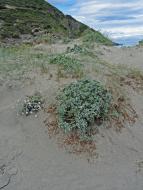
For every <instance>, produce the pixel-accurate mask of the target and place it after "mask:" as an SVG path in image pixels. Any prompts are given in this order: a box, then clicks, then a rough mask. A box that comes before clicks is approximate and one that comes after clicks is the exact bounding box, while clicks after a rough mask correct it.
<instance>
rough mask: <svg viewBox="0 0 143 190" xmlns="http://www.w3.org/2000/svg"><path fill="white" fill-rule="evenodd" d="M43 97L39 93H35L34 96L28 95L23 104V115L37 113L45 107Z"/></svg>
mask: <svg viewBox="0 0 143 190" xmlns="http://www.w3.org/2000/svg"><path fill="white" fill-rule="evenodd" d="M43 103H44V101H43V99H42V96H41V95H40V94H39V93H35V94H34V95H33V96H27V97H26V99H25V100H24V103H23V106H22V115H26V116H28V115H31V114H33V113H37V112H38V111H40V110H41V109H42V107H43Z"/></svg>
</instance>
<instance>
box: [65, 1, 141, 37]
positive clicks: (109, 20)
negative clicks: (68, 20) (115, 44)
mask: <svg viewBox="0 0 143 190" xmlns="http://www.w3.org/2000/svg"><path fill="white" fill-rule="evenodd" d="M142 10H143V0H130V1H129V0H127V1H125V0H116V1H115V0H89V1H87V0H77V1H76V4H75V5H74V6H73V7H71V9H70V10H68V11H67V12H68V14H69V13H70V14H71V15H73V16H74V17H75V18H76V19H77V20H79V21H81V22H83V23H85V24H87V25H89V26H91V27H93V28H95V29H98V30H99V29H100V30H102V31H104V32H105V31H106V32H108V33H109V34H110V36H111V37H113V38H117V37H121V36H124V37H125V36H131V35H141V34H142V35H143V11H142Z"/></svg>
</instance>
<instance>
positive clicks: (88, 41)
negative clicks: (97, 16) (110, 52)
mask: <svg viewBox="0 0 143 190" xmlns="http://www.w3.org/2000/svg"><path fill="white" fill-rule="evenodd" d="M82 40H83V43H84V44H85V45H86V46H88V47H91V48H92V46H93V43H99V44H103V45H107V46H112V45H113V42H112V41H111V40H110V39H109V38H107V37H105V36H103V35H102V34H101V33H100V32H98V31H94V30H93V31H92V30H86V31H84V33H83V37H82Z"/></svg>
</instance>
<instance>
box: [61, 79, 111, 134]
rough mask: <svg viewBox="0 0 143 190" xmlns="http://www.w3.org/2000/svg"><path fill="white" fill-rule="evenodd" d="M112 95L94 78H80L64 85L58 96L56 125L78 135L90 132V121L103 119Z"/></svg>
mask: <svg viewBox="0 0 143 190" xmlns="http://www.w3.org/2000/svg"><path fill="white" fill-rule="evenodd" d="M111 99H112V96H111V94H110V92H108V91H107V90H106V89H105V88H104V87H103V86H102V85H101V84H100V83H99V82H97V81H95V80H80V81H78V82H76V83H71V84H70V85H69V86H67V87H65V88H64V89H63V90H62V92H61V94H60V95H59V97H58V102H59V103H58V108H57V114H58V126H59V128H62V129H63V130H64V131H65V132H66V133H67V132H75V131H76V132H77V133H78V134H79V136H80V137H88V136H89V134H91V129H92V127H91V126H92V123H93V122H95V121H96V120H103V119H104V118H105V117H106V116H107V114H108V111H109V109H110V103H111Z"/></svg>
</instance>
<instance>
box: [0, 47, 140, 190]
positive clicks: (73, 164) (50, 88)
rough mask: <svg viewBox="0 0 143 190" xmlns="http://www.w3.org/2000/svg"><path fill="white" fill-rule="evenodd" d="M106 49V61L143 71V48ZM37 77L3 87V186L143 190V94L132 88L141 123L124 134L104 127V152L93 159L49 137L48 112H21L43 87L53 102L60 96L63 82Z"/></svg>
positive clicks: (8, 189)
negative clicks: (27, 99) (27, 98)
mask: <svg viewBox="0 0 143 190" xmlns="http://www.w3.org/2000/svg"><path fill="white" fill-rule="evenodd" d="M101 49H102V52H103V54H102V55H101V56H102V58H103V59H106V60H109V61H112V62H113V63H115V62H117V60H118V62H117V63H123V64H124V63H127V64H129V65H137V66H140V68H141V69H143V64H142V60H143V53H142V52H143V49H136V48H133V49H125V50H122V49H118V50H117V49H115V48H107V49H106V48H101ZM125 52H126V53H125ZM131 54H132V57H131V58H130V56H131ZM35 76H36V79H35V80H34V82H33V83H31V84H25V85H24V84H23V85H22V86H21V85H13V83H12V82H9V83H10V85H9V84H6V83H5V84H4V85H1V86H0V189H5V190H67V189H69V190H142V189H143V180H142V179H143V117H142V116H143V96H142V95H141V94H137V93H136V92H134V91H133V90H131V89H130V91H129V93H130V97H131V100H132V104H133V105H134V107H135V109H136V111H137V113H138V115H139V119H138V121H137V122H136V124H135V125H134V126H132V127H130V126H128V127H126V128H125V129H123V130H122V132H121V133H117V132H115V131H114V130H113V129H101V131H100V133H99V134H97V135H96V146H97V155H98V156H97V158H95V159H94V160H93V161H91V163H89V162H88V161H87V159H86V157H84V156H80V157H78V156H75V155H72V154H68V153H66V152H65V151H64V150H62V149H59V148H58V146H57V145H56V143H55V142H53V141H54V140H50V139H49V138H48V134H47V129H46V127H45V126H44V123H43V121H44V119H45V118H46V115H45V113H43V112H42V111H41V112H40V113H39V114H38V117H37V118H35V117H34V116H30V117H20V116H18V115H17V101H18V100H19V99H21V98H23V97H24V96H25V95H27V94H28V95H29V94H32V92H34V91H35V90H38V91H42V94H43V95H45V96H46V97H47V104H50V103H51V102H52V100H53V99H54V97H55V94H56V91H57V89H58V88H59V83H58V82H57V81H55V80H48V76H46V75H45V76H41V75H38V74H37V73H35Z"/></svg>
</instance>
